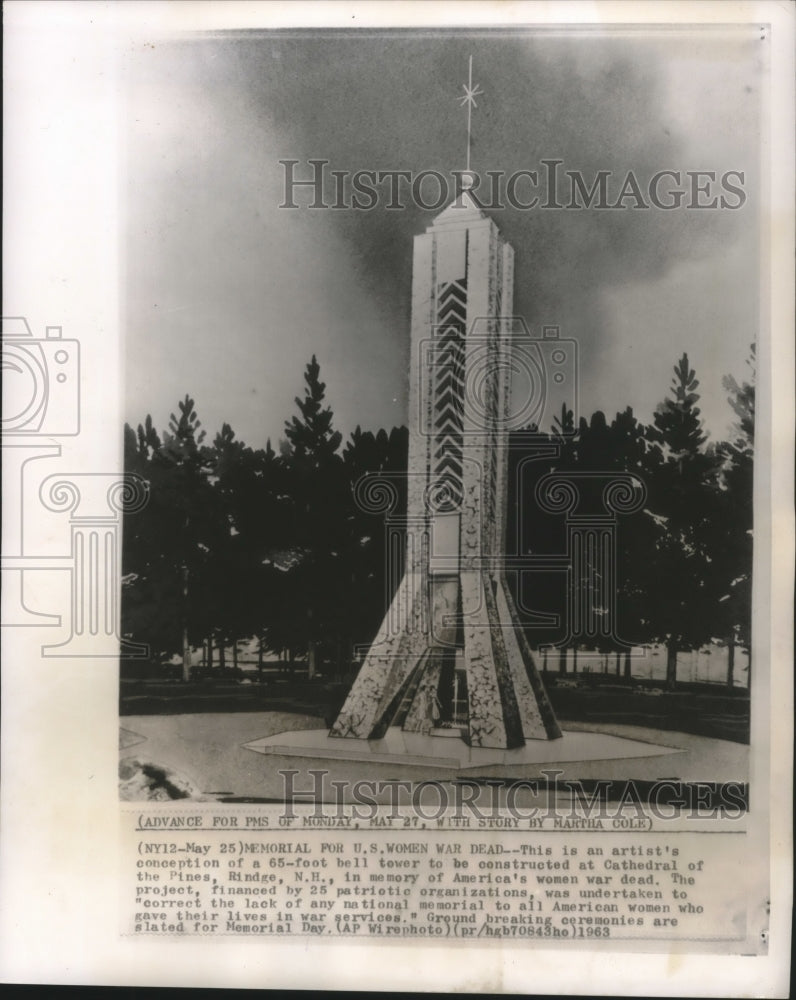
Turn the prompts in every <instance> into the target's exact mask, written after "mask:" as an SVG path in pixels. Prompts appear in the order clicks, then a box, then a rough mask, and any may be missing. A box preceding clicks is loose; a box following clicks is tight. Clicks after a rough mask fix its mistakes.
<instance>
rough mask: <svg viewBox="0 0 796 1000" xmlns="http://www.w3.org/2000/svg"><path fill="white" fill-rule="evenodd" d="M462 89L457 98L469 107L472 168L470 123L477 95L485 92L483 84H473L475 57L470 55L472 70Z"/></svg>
mask: <svg viewBox="0 0 796 1000" xmlns="http://www.w3.org/2000/svg"><path fill="white" fill-rule="evenodd" d="M462 89H463V90H464V95H463V96H462V97H458V98H457V100H458V102H459V105H460V106H461V107H465V106H466V107H467V170H468V172H469V170H470V125H471V122H472V115H473V108H477V107H478V105H477V104H476V102H475V99H476V97H481V96H482V94H483V93H484V92H483V90H481V85H480V84H479V83H476V84H475V86H473V57H472V56H470V72H469V75H468V78H467V83H463V84H462Z"/></svg>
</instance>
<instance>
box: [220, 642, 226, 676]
mask: <svg viewBox="0 0 796 1000" xmlns="http://www.w3.org/2000/svg"><path fill="white" fill-rule="evenodd" d="M218 668H219V670H220V671H221V673H222V674H223V673H224V671H225V670H226V669H227V661H226V656H225V650H224V640H223V639H221V638H219V640H218Z"/></svg>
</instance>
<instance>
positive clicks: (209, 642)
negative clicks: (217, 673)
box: [207, 635, 213, 670]
mask: <svg viewBox="0 0 796 1000" xmlns="http://www.w3.org/2000/svg"><path fill="white" fill-rule="evenodd" d="M207 669H208V670H212V669H213V637H212V635H210V636H208V637H207Z"/></svg>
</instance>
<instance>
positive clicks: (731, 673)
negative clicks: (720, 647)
mask: <svg viewBox="0 0 796 1000" xmlns="http://www.w3.org/2000/svg"><path fill="white" fill-rule="evenodd" d="M727 687H728V688H733V687H735V636H733V635H731V636H730V638H729V639H728V640H727Z"/></svg>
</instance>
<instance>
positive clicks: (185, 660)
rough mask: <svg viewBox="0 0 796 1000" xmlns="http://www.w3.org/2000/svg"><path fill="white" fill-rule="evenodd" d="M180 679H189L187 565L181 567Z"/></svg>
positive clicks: (189, 649) (184, 680) (186, 681)
mask: <svg viewBox="0 0 796 1000" xmlns="http://www.w3.org/2000/svg"><path fill="white" fill-rule="evenodd" d="M182 679H183V682H184V683H185V684H187V683H188V681H189V680H190V679H191V646H190V643H189V642H188V567H187V566H183V567H182Z"/></svg>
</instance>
